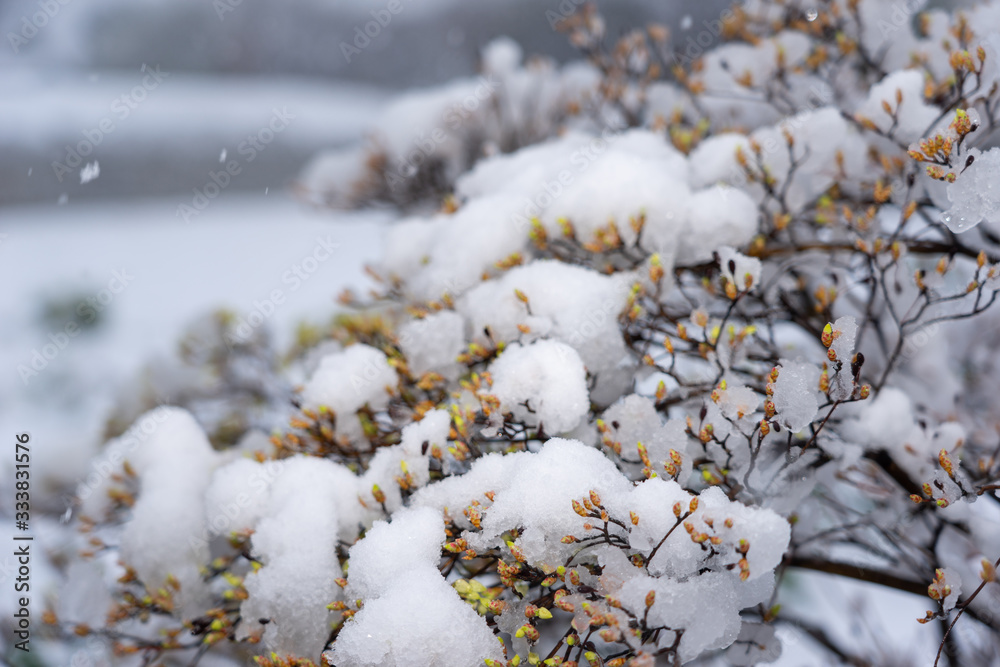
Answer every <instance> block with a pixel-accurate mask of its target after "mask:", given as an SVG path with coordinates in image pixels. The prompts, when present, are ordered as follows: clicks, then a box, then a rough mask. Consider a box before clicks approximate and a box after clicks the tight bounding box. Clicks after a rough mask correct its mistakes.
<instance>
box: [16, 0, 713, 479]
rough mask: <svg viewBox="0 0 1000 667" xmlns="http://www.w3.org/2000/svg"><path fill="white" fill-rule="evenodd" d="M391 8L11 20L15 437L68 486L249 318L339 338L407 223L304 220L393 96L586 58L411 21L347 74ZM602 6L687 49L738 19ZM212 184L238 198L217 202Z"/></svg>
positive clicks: (527, 41) (542, 22) (106, 4)
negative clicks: (514, 64) (149, 387)
mask: <svg viewBox="0 0 1000 667" xmlns="http://www.w3.org/2000/svg"><path fill="white" fill-rule="evenodd" d="M385 4H386V3H381V4H380V3H372V2H365V3H362V2H349V3H344V2H337V3H334V2H329V1H326V0H296V1H293V2H280V3H279V2H273V1H270V0H214V1H209V0H140V1H135V0H131V1H127V2H126V1H125V0H87V1H85V2H84V1H79V0H7V1H6V2H3V3H0V26H2V28H3V31H2V34H3V38H4V39H3V41H4V43H3V45H2V47H0V86H2V89H3V90H4V94H3V95H2V96H0V119H2V122H0V278H2V279H3V281H4V283H5V284H6V285H9V286H12V289H11V288H8V289H7V290H4V293H3V295H2V296H0V322H2V324H0V344H2V346H3V349H4V351H5V352H4V355H3V358H4V359H3V360H4V363H3V375H2V379H0V426H2V429H3V432H8V433H10V432H13V431H14V430H15V429H21V430H23V429H27V430H30V431H31V432H32V434H33V437H34V438H35V439H36V440H37V441H38V442H40V443H41V444H42V446H41V448H40V451H41V452H42V456H44V452H45V450H46V449H48V450H49V451H58V452H60V459H63V460H61V465H59V466H56V468H58V469H59V471H60V472H61V473H62V474H66V473H67V472H69V471H71V470H72V469H73V461H66V460H64V457H65V453H66V452H74V453H75V456H74V458H76V456H78V457H79V458H77V459H76V462H77V463H79V464H81V465H82V463H83V462H84V461H86V460H87V459H88V458H89V457H90V456H91V454H92V453H93V451H94V450H95V448H96V447H98V446H99V444H100V442H101V433H102V430H103V427H104V422H105V420H106V418H107V415H108V408H109V407H110V405H112V404H113V402H114V401H115V400H119V399H116V396H117V394H118V393H119V392H120V391H122V387H127V389H126V391H132V387H134V379H135V378H136V377H137V375H138V374H139V373H140V372H141V370H142V368H143V366H144V364H146V363H147V362H148V361H149V360H151V359H155V358H157V357H160V358H163V357H166V356H169V355H171V354H172V353H173V351H174V350H175V348H176V346H177V341H178V339H179V337H180V335H181V333H182V331H183V330H184V329H185V327H186V326H188V325H189V324H190V323H191V322H192V321H193V320H194V319H195V318H197V317H199V316H203V315H204V314H206V313H208V312H211V311H212V310H213V309H215V308H220V307H225V308H229V309H232V310H233V311H235V312H238V313H244V314H245V313H247V312H249V311H251V310H252V309H254V303H255V301H258V302H259V300H261V299H265V298H266V297H267V295H268V294H269V293H270V292H271V291H273V290H275V289H284V291H285V293H286V296H287V300H285V302H284V303H283V304H281V305H280V307H278V308H277V309H276V310H275V312H274V313H273V314H272V315H270V316H269V317H268V318H267V323H266V326H267V327H269V328H270V329H271V330H272V331H273V332H274V334H275V336H276V338H277V342H278V346H279V349H280V348H281V347H283V346H287V345H288V344H289V343H290V342H291V340H292V336H293V332H294V327H295V324H296V323H297V322H299V321H301V320H303V319H311V320H313V321H317V320H325V319H326V318H328V317H329V315H330V314H331V313H332V312H333V306H334V304H333V298H334V297H335V295H336V294H337V293H338V292H339V291H340V290H341V289H342V288H343V287H345V286H347V285H356V286H357V285H361V286H363V274H362V266H363V264H364V263H365V262H368V261H371V260H373V259H375V258H377V257H378V255H379V252H380V235H379V229H380V227H381V225H383V224H385V223H386V222H388V221H389V220H390V219H391V215H390V214H389V213H388V212H385V213H365V214H346V213H335V212H331V211H326V210H316V209H312V208H309V207H307V206H305V205H303V204H301V203H300V202H299V201H297V200H296V198H295V197H294V196H293V194H292V190H293V186H294V183H295V180H296V177H297V175H298V174H299V173H300V171H301V169H302V168H303V167H304V166H305V165H306V164H307V163H308V161H309V159H310V157H312V156H313V155H315V154H316V153H318V152H320V151H322V150H324V149H329V148H336V147H343V146H348V145H351V144H355V143H359V142H360V141H361V139H362V138H363V136H364V133H365V130H366V128H367V127H368V126H369V125H370V124H371V122H372V120H373V119H374V118H376V117H377V115H378V114H379V112H380V110H381V109H382V108H383V107H384V105H385V104H386V102H387V100H388V99H390V98H391V97H392V96H394V95H397V94H399V93H400V92H403V91H405V90H407V89H411V88H415V87H422V86H433V85H435V84H441V83H444V82H447V81H449V80H450V79H452V78H454V77H457V76H467V75H471V74H473V73H475V72H476V68H477V61H478V57H479V56H478V54H479V51H480V49H481V48H482V47H483V46H484V45H485V44H486V43H488V42H489V41H490V40H491V39H493V38H494V37H497V36H499V35H510V36H512V37H513V38H515V39H516V40H518V41H519V42H521V43H522V44H523V45H524V47H525V52H526V53H528V54H543V55H547V56H550V57H552V58H555V59H557V60H560V61H564V60H566V59H569V58H571V57H573V50H572V48H571V47H570V46H569V45H568V44H567V42H566V39H565V36H564V35H560V34H556V33H554V31H553V30H552V27H551V25H550V21H549V19H548V18H547V17H546V12H547V11H555V12H558V11H560V2H559V0H546V1H544V2H537V1H521V0H504V1H503V2H497V1H491V2H485V1H476V2H458V1H457V0H421V1H420V2H416V1H415V0H401V6H402V10H401V11H400V12H399V13H398V14H394V15H392V19H391V22H389V24H388V25H386V26H385V27H384V28H383V29H382V30H381V31H380V32H379V34H377V35H376V37H374V38H373V39H371V42H370V44H368V46H366V47H365V48H364V49H363V50H361V51H360V53H350V54H349V55H345V52H344V47H343V46H342V43H348V44H351V45H352V46H353V45H354V41H355V37H356V31H357V30H359V29H360V28H361V27H362V26H364V25H365V23H367V22H369V21H371V20H372V16H371V14H370V13H371V12H372V11H373V10H374V11H378V10H382V9H384V5H385ZM563 4H564V5H565V6H567V7H570V8H571V9H575V8H576V7H577V6H578V4H574V3H572V2H570V1H569V0H565V2H564V3H563ZM601 4H602V9H603V10H604V11H605V12H606V16H607V18H608V20H609V35H617V34H618V33H619V32H620V31H621V30H622V29H623V28H624V27H627V26H633V25H636V24H639V23H642V22H644V21H646V20H650V19H655V20H658V21H662V22H665V23H667V24H669V25H671V26H673V28H674V29H675V30H676V31H677V32H678V34H682V31H681V29H680V23H681V19H682V18H683V17H684V16H687V17H689V18H688V19H686V20H685V25H695V26H697V25H698V22H700V21H703V20H709V19H711V18H712V17H713V13H714V15H716V16H717V14H718V11H719V10H718V9H714V10H713V5H714V4H715V5H718V6H719V7H722V3H719V2H715V3H711V2H710V3H705V2H697V3H696V2H677V3H663V2H653V1H651V0H628V1H625V2H622V1H616V2H614V3H610V2H606V3H601ZM563 11H565V7H564V8H563ZM348 60H350V62H348ZM276 110H277V112H278V114H279V116H281V119H280V120H278V122H277V123H275V120H276V119H275V113H276ZM269 125H270V128H269ZM268 128H269V129H268ZM274 130H276V131H274ZM227 165H234V168H233V172H238V173H232V174H230V175H227V174H225V167H226V166H227ZM212 174H216V178H215V181H214V182H215V183H216V184H222V183H223V182H224V185H223V187H221V188H219V194H217V195H216V196H214V197H212V198H211V200H210V201H209V200H208V198H207V197H205V196H204V195H205V194H206V191H207V194H208V195H209V196H211V195H214V194H215V188H216V186H215V185H214V184H213V179H212ZM198 193H201V195H199V194H198ZM206 203H207V206H204V208H202V206H203V205H204V204H206ZM185 207H190V208H185ZM192 210H194V213H191V211H192ZM185 211H186V212H187V213H186V214H185ZM320 236H322V237H323V238H324V239H326V238H329V239H330V240H331V241H332V242H334V243H336V244H338V250H337V251H336V253H335V254H334V256H333V258H332V259H331V261H329V262H324V263H322V264H321V265H320V266H319V268H318V269H317V270H316V272H315V273H314V274H311V275H310V278H311V279H310V280H307V281H303V282H302V283H301V287H300V288H299V287H297V288H296V289H295V290H294V291H292V290H290V289H289V284H288V283H287V282H283V280H282V277H283V276H284V275H285V274H286V272H288V271H289V270H293V268H294V267H295V266H296V265H297V264H298V263H299V262H301V261H302V260H303V259H304V258H305V257H307V256H309V255H310V254H311V253H312V252H313V249H314V247H315V246H316V244H317V239H318V238H319V237H320ZM116 271H117V272H119V274H120V275H121V274H123V275H124V276H125V278H126V280H125V282H126V283H127V284H125V285H124V286H123V285H121V282H122V281H121V280H119V281H117V282H115V274H114V272H116ZM122 287H123V289H121V288H122ZM116 289H117V290H118V291H115V290H116ZM88 299H90V301H88ZM67 326H69V327H70V329H71V331H70V332H67V329H66V327H67ZM77 327H78V328H77ZM64 334H65V335H64ZM46 346H49V347H46ZM33 362H34V363H33ZM39 369H40V370H39ZM46 441H50V442H52V441H59V445H58V446H51V447H45V444H44V443H45V442H46ZM38 465H44V464H43V462H39V464H38ZM39 472H43V471H42V470H40V471H39ZM52 472H53V473H55V474H56V475H59V473H57V471H56V470H53V471H52ZM53 481H56V480H53ZM60 481H66V480H60Z"/></svg>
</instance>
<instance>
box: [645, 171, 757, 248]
mask: <svg viewBox="0 0 1000 667" xmlns="http://www.w3.org/2000/svg"><path fill="white" fill-rule="evenodd" d="M687 218H688V219H687V225H686V226H685V227H684V228H683V232H682V233H680V234H678V235H677V239H676V248H677V260H676V261H677V264H678V265H680V266H685V265H688V264H697V263H700V262H707V261H710V260H711V259H712V253H713V251H715V250H716V249H718V248H719V247H720V246H723V245H729V246H745V245H747V244H748V243H750V241H751V239H753V236H754V234H756V233H757V206H756V205H755V204H754V202H753V200H752V199H751V198H750V196H749V195H747V194H746V193H745V192H743V191H742V190H739V189H737V188H731V187H726V186H721V185H717V186H713V187H710V188H706V189H704V190H699V191H697V192H695V193H694V194H693V195H692V196H691V199H690V201H689V203H688V216H687ZM654 233H655V232H654ZM664 245H666V243H664Z"/></svg>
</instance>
